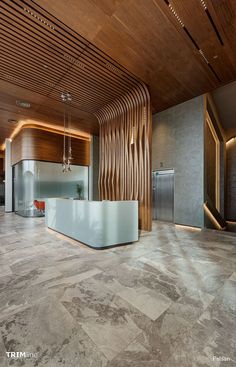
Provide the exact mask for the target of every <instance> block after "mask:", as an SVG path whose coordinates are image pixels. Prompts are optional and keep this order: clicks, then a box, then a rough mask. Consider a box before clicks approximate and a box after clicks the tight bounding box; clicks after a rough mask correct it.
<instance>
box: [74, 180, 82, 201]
mask: <svg viewBox="0 0 236 367" xmlns="http://www.w3.org/2000/svg"><path fill="white" fill-rule="evenodd" d="M76 190H77V194H78V197H79V199H80V200H82V199H83V194H84V187H83V185H82V184H80V183H79V184H77V185H76Z"/></svg>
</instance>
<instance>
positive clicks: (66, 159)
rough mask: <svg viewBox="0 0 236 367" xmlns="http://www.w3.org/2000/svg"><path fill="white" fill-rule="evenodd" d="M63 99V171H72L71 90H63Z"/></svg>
mask: <svg viewBox="0 0 236 367" xmlns="http://www.w3.org/2000/svg"><path fill="white" fill-rule="evenodd" d="M61 100H62V102H63V104H64V135H63V157H62V172H64V173H67V172H71V161H72V159H73V157H72V148H71V134H70V123H71V111H70V108H69V105H70V103H71V101H72V97H71V94H70V92H62V93H61Z"/></svg>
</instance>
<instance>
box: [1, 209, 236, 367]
mask: <svg viewBox="0 0 236 367" xmlns="http://www.w3.org/2000/svg"><path fill="white" fill-rule="evenodd" d="M6 352H8V356H7V354H6ZM10 352H15V353H16V352H18V355H17V354H15V356H14V355H11V354H9V353H10ZM19 353H22V354H19ZM24 353H25V354H24ZM27 353H28V354H27ZM19 356H20V357H19ZM0 366H1V367H6V366H25V367H27V366H32V367H33V366H38V367H41V366H50V367H57V366H64V367H158V366H161V367H208V366H209V367H212V366H217V367H219V366H228V367H232V366H236V237H235V236H229V235H225V234H224V233H223V234H222V233H219V232H215V231H199V230H191V229H184V228H182V227H177V226H174V225H171V224H165V223H161V222H159V223H158V222H154V223H153V231H152V232H150V233H143V234H142V235H141V238H140V241H139V243H136V244H133V245H129V246H122V247H116V248H113V249H110V250H104V251H96V250H93V249H90V248H88V247H86V246H84V245H81V244H79V243H77V242H75V241H73V240H71V239H67V238H65V237H64V236H61V235H59V234H57V233H54V232H52V231H49V230H47V229H46V228H45V227H44V220H43V218H22V217H19V216H17V215H15V214H4V213H2V212H1V213H0Z"/></svg>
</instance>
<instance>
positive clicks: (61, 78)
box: [0, 0, 138, 144]
mask: <svg viewBox="0 0 236 367" xmlns="http://www.w3.org/2000/svg"><path fill="white" fill-rule="evenodd" d="M0 18H1V21H0V38H1V44H0V54H1V58H0V97H1V100H0V119H1V120H0V133H1V139H0V144H1V143H2V142H3V139H4V138H6V137H7V136H9V133H11V131H12V129H13V128H14V124H9V123H7V120H8V119H16V120H22V119H26V118H28V119H37V120H41V121H46V122H50V123H52V124H56V125H57V124H59V125H61V124H62V123H63V105H62V103H61V97H60V95H61V92H62V91H70V93H71V94H72V103H71V106H72V108H71V110H72V126H71V127H72V128H77V129H80V130H81V131H85V132H90V133H93V134H97V133H98V122H97V119H96V118H95V116H94V112H96V111H97V110H98V109H100V108H101V107H103V106H104V105H106V104H108V103H110V102H111V101H112V100H114V99H116V98H118V97H119V96H121V95H124V94H125V93H127V92H129V91H130V90H131V89H133V88H134V87H135V86H136V85H137V83H138V79H137V78H136V77H134V76H133V75H132V74H131V73H129V72H128V71H126V70H125V69H124V68H122V67H121V66H120V65H118V64H117V63H116V62H114V61H113V60H112V59H111V58H109V57H108V56H106V55H105V54H104V53H103V52H101V51H100V50H98V49H97V48H96V47H95V46H93V45H91V44H90V43H89V41H87V40H85V39H84V38H83V37H81V36H80V35H79V34H77V33H76V32H74V31H72V30H71V29H70V28H68V27H67V26H66V25H64V24H62V23H61V22H60V21H59V20H57V19H55V18H54V17H53V16H51V15H50V14H48V13H47V12H45V11H44V10H43V9H41V8H40V7H39V6H37V4H35V3H34V2H32V1H23V0H4V1H1V2H0ZM17 100H26V101H28V102H30V104H31V107H30V109H29V110H25V109H22V108H19V106H17V103H16V101H17ZM6 118H7V119H6Z"/></svg>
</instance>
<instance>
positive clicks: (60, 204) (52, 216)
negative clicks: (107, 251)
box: [45, 198, 138, 249]
mask: <svg viewBox="0 0 236 367" xmlns="http://www.w3.org/2000/svg"><path fill="white" fill-rule="evenodd" d="M45 222H46V226H47V227H48V228H51V229H53V230H55V231H57V232H60V233H62V234H64V235H66V236H69V237H71V238H73V239H75V240H78V241H80V242H82V243H84V244H86V245H88V246H90V247H93V248H96V249H102V248H107V247H111V246H115V245H120V244H124V243H130V242H134V241H138V201H87V200H73V199H62V198H52V199H47V200H46V209H45Z"/></svg>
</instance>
